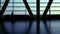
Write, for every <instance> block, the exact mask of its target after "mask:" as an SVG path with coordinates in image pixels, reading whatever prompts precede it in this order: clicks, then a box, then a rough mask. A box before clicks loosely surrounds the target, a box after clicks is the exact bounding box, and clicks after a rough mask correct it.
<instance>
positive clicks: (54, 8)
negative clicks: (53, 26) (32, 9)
mask: <svg viewBox="0 0 60 34" xmlns="http://www.w3.org/2000/svg"><path fill="white" fill-rule="evenodd" d="M48 1H49V0H40V12H42V14H43V11H44V10H45V8H46V6H47V3H48ZM59 8H60V0H53V3H52V5H51V7H50V13H51V15H55V14H60V9H59ZM47 14H49V11H48V13H47Z"/></svg>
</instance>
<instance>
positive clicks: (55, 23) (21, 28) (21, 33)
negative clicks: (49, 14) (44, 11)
mask: <svg viewBox="0 0 60 34" xmlns="http://www.w3.org/2000/svg"><path fill="white" fill-rule="evenodd" d="M32 23H33V25H32V27H31V30H30V32H29V34H36V21H33V22H32ZM50 24H51V25H50V31H51V34H60V20H51V22H50ZM4 25H5V28H6V30H7V32H8V34H13V30H14V34H25V31H26V29H27V28H28V25H29V21H16V22H14V24H13V27H12V24H11V21H4ZM47 25H48V27H49V20H47ZM0 33H1V28H0ZM40 34H47V32H46V30H45V26H44V23H43V21H42V20H41V21H40Z"/></svg>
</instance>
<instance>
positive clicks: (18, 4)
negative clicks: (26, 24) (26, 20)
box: [0, 0, 60, 15]
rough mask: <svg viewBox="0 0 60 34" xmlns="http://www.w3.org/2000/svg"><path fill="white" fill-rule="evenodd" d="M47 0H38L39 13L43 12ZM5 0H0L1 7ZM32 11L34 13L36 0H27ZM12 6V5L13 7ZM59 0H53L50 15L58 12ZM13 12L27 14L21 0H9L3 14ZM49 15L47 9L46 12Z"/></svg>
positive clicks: (59, 11) (59, 12)
mask: <svg viewBox="0 0 60 34" xmlns="http://www.w3.org/2000/svg"><path fill="white" fill-rule="evenodd" d="M48 1H49V0H40V15H42V14H43V12H44V10H45V8H46V6H47V4H48ZM4 2H5V0H1V8H2V6H3V4H4ZM27 2H28V4H29V6H30V8H31V10H32V13H33V14H34V15H36V0H27ZM13 6H14V7H13ZM1 8H0V9H1ZM59 8H60V0H53V3H52V5H51V7H50V13H51V15H55V14H60V9H59ZM12 12H14V15H29V13H28V11H27V9H26V7H25V5H24V3H23V0H10V2H9V4H8V7H7V8H6V10H5V13H4V15H11V13H12ZM47 15H49V11H48V13H47Z"/></svg>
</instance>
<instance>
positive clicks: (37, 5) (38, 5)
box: [36, 0, 40, 34]
mask: <svg viewBox="0 0 60 34" xmlns="http://www.w3.org/2000/svg"><path fill="white" fill-rule="evenodd" d="M36 8H37V10H36V13H37V34H40V0H36Z"/></svg>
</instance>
